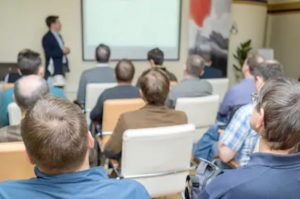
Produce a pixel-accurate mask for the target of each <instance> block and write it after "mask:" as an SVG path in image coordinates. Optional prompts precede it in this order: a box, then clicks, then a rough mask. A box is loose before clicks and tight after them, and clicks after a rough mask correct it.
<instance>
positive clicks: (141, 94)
mask: <svg viewBox="0 0 300 199" xmlns="http://www.w3.org/2000/svg"><path fill="white" fill-rule="evenodd" d="M140 96H141V98H144V93H143V91H142V90H141V89H140Z"/></svg>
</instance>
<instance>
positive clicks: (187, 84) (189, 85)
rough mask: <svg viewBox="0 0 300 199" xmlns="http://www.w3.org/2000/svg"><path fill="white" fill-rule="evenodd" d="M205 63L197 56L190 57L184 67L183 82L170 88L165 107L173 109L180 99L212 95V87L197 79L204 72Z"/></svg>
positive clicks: (206, 82)
mask: <svg viewBox="0 0 300 199" xmlns="http://www.w3.org/2000/svg"><path fill="white" fill-rule="evenodd" d="M204 67H205V61H204V59H203V58H202V57H200V56H199V55H191V56H190V57H189V58H188V59H187V62H186V65H185V66H184V80H182V81H181V82H180V83H178V84H176V85H174V86H172V89H171V92H170V94H169V96H168V99H167V106H168V107H169V108H173V109H174V108H175V106H176V100H177V99H178V98H180V97H203V96H207V95H211V94H212V85H211V84H210V83H209V82H208V81H206V80H203V79H199V76H201V75H202V74H203V73H204V71H203V69H204Z"/></svg>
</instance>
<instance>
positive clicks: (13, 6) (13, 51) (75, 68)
mask: <svg viewBox="0 0 300 199" xmlns="http://www.w3.org/2000/svg"><path fill="white" fill-rule="evenodd" d="M182 2H183V7H182V19H181V20H182V23H181V42H180V46H181V49H180V60H179V61H175V62H167V63H166V65H167V67H168V69H169V70H170V71H172V72H173V73H175V75H176V76H177V77H178V79H179V80H180V79H182V78H183V70H182V66H183V64H184V62H185V60H186V58H187V52H188V50H187V48H188V42H187V41H188V25H189V23H188V20H189V1H188V0H182ZM80 10H81V6H80V0H0V24H1V29H2V30H1V31H0V44H1V45H0V62H14V61H15V59H16V55H17V53H18V51H19V50H20V49H22V48H31V49H34V50H37V51H38V52H40V53H42V52H43V51H42V47H41V38H42V36H43V35H44V34H45V32H46V31H47V27H46V25H45V22H44V19H45V17H46V16H48V15H51V14H55V15H59V16H60V18H61V21H62V23H63V29H62V35H63V37H64V40H65V43H66V45H67V46H69V47H70V48H71V54H70V55H69V61H70V66H71V73H69V74H68V76H67V86H66V89H67V90H68V91H72V92H68V94H67V95H68V97H69V98H70V99H74V98H75V96H76V91H77V87H78V81H79V78H80V75H81V73H82V71H84V70H86V69H88V68H91V67H93V66H94V65H95V63H93V62H83V61H82V57H81V54H82V47H81V14H80ZM265 13H266V8H265V7H263V6H256V5H247V4H233V5H232V18H233V21H235V22H236V23H237V26H238V30H239V32H238V34H235V35H232V36H231V38H230V49H229V61H228V63H229V65H228V77H229V79H230V84H231V85H232V84H234V83H235V77H234V71H233V67H232V64H233V63H234V60H233V57H232V54H233V53H234V52H235V50H236V47H237V45H239V43H240V42H243V41H246V40H247V39H250V38H251V39H252V40H253V47H254V49H257V48H261V47H263V39H264V36H263V35H264V27H265V20H264V19H265ZM134 64H135V66H136V75H135V79H134V82H135V81H136V79H137V78H138V77H139V75H140V74H141V73H142V71H144V70H145V69H147V68H148V67H149V63H148V62H135V63H134ZM114 65H115V63H112V66H114Z"/></svg>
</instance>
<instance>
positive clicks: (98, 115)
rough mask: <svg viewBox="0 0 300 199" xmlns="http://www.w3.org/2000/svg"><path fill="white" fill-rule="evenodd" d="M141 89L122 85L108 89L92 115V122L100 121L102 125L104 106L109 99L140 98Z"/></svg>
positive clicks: (100, 98) (99, 99) (101, 96)
mask: <svg viewBox="0 0 300 199" xmlns="http://www.w3.org/2000/svg"><path fill="white" fill-rule="evenodd" d="M140 97H141V96H140V92H139V89H138V88H137V87H135V86H131V85H121V86H116V87H114V88H109V89H106V90H105V91H104V92H103V93H102V94H101V95H100V97H99V98H98V101H97V104H96V106H95V108H94V109H93V110H92V112H91V114H90V118H91V120H92V121H99V122H100V124H102V115H103V105H104V102H105V100H109V99H134V98H140Z"/></svg>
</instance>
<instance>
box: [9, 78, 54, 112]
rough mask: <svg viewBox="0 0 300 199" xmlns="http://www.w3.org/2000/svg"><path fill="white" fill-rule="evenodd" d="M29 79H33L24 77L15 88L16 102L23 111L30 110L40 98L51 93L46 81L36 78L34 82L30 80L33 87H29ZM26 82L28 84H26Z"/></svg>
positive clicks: (17, 82)
mask: <svg viewBox="0 0 300 199" xmlns="http://www.w3.org/2000/svg"><path fill="white" fill-rule="evenodd" d="M27 78H32V77H29V76H25V77H22V78H21V79H19V80H18V81H16V83H15V86H14V94H15V100H16V103H17V104H18V106H19V107H20V108H21V110H22V111H26V110H28V109H29V108H30V107H32V106H33V105H34V104H35V103H36V102H37V101H38V100H39V99H40V98H42V97H43V96H45V95H47V94H48V93H49V87H48V84H47V82H46V81H45V79H43V78H41V77H38V76H36V77H34V79H33V80H30V81H31V82H30V84H31V85H28V79H27ZM24 81H27V82H26V83H25V84H24ZM25 87H26V88H25Z"/></svg>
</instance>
